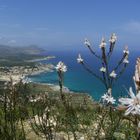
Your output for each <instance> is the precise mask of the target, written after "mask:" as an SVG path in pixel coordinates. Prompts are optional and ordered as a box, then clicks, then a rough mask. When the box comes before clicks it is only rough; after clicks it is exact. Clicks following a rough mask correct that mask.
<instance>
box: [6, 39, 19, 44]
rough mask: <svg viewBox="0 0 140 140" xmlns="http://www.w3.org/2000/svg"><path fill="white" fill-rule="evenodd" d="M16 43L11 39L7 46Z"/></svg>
mask: <svg viewBox="0 0 140 140" xmlns="http://www.w3.org/2000/svg"><path fill="white" fill-rule="evenodd" d="M16 42H17V41H16V40H14V39H12V40H9V41H8V44H15V43H16Z"/></svg>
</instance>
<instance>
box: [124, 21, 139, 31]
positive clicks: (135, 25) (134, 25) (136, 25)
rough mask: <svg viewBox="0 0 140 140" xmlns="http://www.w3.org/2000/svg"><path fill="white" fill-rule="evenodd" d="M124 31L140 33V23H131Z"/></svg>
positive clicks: (127, 24)
mask: <svg viewBox="0 0 140 140" xmlns="http://www.w3.org/2000/svg"><path fill="white" fill-rule="evenodd" d="M122 29H123V30H125V31H127V32H131V33H140V21H131V22H129V23H126V24H125V25H123V27H122Z"/></svg>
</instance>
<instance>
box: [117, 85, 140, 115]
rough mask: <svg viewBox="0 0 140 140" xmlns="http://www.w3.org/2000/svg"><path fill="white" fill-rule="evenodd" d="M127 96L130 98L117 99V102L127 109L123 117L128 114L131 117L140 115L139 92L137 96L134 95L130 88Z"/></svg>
mask: <svg viewBox="0 0 140 140" xmlns="http://www.w3.org/2000/svg"><path fill="white" fill-rule="evenodd" d="M129 95H130V97H131V98H120V99H119V102H120V103H121V104H122V105H125V106H126V107H127V110H126V111H125V115H129V114H130V113H131V114H133V115H135V114H138V115H140V92H138V94H137V95H135V94H134V92H133V91H132V87H130V89H129Z"/></svg>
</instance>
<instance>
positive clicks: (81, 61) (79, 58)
mask: <svg viewBox="0 0 140 140" xmlns="http://www.w3.org/2000/svg"><path fill="white" fill-rule="evenodd" d="M77 62H78V63H83V62H84V59H82V57H81V54H79V55H78V58H77Z"/></svg>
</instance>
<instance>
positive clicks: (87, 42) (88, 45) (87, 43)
mask: <svg viewBox="0 0 140 140" xmlns="http://www.w3.org/2000/svg"><path fill="white" fill-rule="evenodd" d="M84 44H85V45H86V46H87V47H90V46H91V44H90V42H89V40H88V39H85V42H84Z"/></svg>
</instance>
